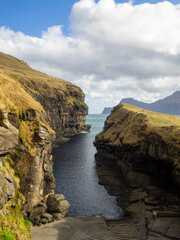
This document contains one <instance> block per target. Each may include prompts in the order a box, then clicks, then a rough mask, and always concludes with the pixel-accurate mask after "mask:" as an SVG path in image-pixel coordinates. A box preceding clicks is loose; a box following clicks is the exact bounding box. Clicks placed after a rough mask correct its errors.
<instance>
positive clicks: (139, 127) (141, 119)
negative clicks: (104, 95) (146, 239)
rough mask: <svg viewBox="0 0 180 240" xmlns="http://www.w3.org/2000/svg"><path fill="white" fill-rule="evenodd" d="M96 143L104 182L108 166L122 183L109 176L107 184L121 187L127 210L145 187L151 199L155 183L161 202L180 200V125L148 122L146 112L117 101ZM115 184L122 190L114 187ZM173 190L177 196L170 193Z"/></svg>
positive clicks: (122, 201)
mask: <svg viewBox="0 0 180 240" xmlns="http://www.w3.org/2000/svg"><path fill="white" fill-rule="evenodd" d="M153 117H154V115H153ZM94 144H95V146H96V148H97V154H96V161H97V167H98V171H99V175H100V176H101V177H100V180H101V183H103V178H102V176H103V172H104V170H103V168H104V167H105V166H106V168H107V169H108V170H110V169H111V170H114V171H115V172H116V173H117V174H118V175H119V176H120V179H121V180H119V184H114V186H113V184H111V182H112V180H107V179H108V178H107V176H105V180H106V182H104V184H105V185H107V189H108V191H109V192H111V193H113V192H115V193H116V194H117V192H118V191H119V193H118V194H117V195H119V196H120V198H119V204H120V205H121V207H123V208H124V210H125V211H127V209H128V208H129V205H131V204H132V203H135V202H136V201H137V202H139V201H140V199H141V194H142V192H143V191H145V192H146V193H143V194H146V196H147V199H149V200H147V201H150V198H152V196H153V194H152V192H153V191H150V189H151V188H153V187H154V189H155V190H154V196H155V195H156V194H155V192H156V190H157V189H158V190H157V192H158V193H157V195H156V196H155V197H158V199H161V202H163V201H164V202H165V201H166V203H167V204H168V203H170V202H171V203H172V202H173V199H176V203H178V201H179V198H178V194H179V189H180V181H179V176H180V175H179V173H180V167H179V166H180V158H179V156H180V129H179V128H176V127H174V126H173V125H170V126H167V127H166V126H153V125H152V124H150V123H149V124H148V121H147V119H146V116H145V115H144V114H142V113H137V112H133V111H130V110H128V108H126V106H124V105H118V106H117V107H116V108H115V109H114V110H113V112H112V114H111V115H110V116H109V117H108V118H107V120H106V122H105V126H104V130H103V131H102V132H101V133H99V134H98V135H97V136H96V139H95V142H94ZM116 179H117V178H116ZM109 181H110V182H109ZM108 186H109V187H108ZM148 187H149V188H148ZM115 188H116V189H119V190H118V191H115V190H116V189H115ZM135 189H136V190H137V191H138V193H137V191H135ZM138 189H139V190H138ZM170 193H171V194H175V196H176V197H173V196H174V195H173V196H171V197H170V196H169V195H168V194H170ZM163 196H164V199H163ZM165 196H166V197H165ZM151 202H153V204H154V200H152V199H151ZM136 210H137V209H136ZM128 211H130V209H128ZM131 211H133V210H132V208H131Z"/></svg>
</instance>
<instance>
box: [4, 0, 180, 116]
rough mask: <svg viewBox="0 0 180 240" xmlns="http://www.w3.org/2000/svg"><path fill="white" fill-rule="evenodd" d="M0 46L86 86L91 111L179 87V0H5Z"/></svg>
mask: <svg viewBox="0 0 180 240" xmlns="http://www.w3.org/2000/svg"><path fill="white" fill-rule="evenodd" d="M0 51H2V52H4V53H7V54H10V55H13V56H15V57H17V58H19V59H21V60H24V61H26V62H27V63H28V64H29V65H30V66H31V67H33V68H34V69H37V70H40V71H41V72H44V73H47V74H49V75H52V76H55V77H59V78H61V79H65V80H68V81H70V82H72V83H74V84H76V85H77V86H79V87H81V88H82V90H83V91H84V93H85V95H86V98H85V101H86V103H87V104H88V106H89V112H90V113H101V112H102V110H103V108H104V107H112V106H115V105H117V104H118V103H119V102H120V100H121V99H122V98H126V97H133V98H135V99H137V100H139V101H145V102H153V101H155V100H157V99H159V98H164V97H166V96H168V95H170V94H172V93H173V92H175V91H177V90H180V67H179V66H180V1H163V0H162V1H157V0H149V1H140V0H134V1H133V0H132V1H125V0H117V1H114V0H97V1H95V0H77V1H76V0H66V1H62V0H61V1H60V0H51V1H50V0H26V1H24V0H2V1H1V8H0Z"/></svg>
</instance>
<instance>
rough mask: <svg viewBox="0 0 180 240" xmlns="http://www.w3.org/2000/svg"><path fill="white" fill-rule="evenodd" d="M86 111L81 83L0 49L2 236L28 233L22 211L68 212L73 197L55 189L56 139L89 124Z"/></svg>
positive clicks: (39, 218) (35, 214)
mask: <svg viewBox="0 0 180 240" xmlns="http://www.w3.org/2000/svg"><path fill="white" fill-rule="evenodd" d="M87 113H88V108H87V105H86V104H85V103H84V93H83V92H82V90H81V89H80V88H78V87H76V86H75V85H73V84H71V83H69V82H66V81H64V80H60V79H55V78H52V77H49V76H47V75H45V74H43V73H40V72H37V71H35V70H33V69H31V68H30V67H29V66H28V65H27V64H25V63H24V62H22V61H20V60H18V59H16V58H13V57H11V56H9V55H5V54H3V53H0V215H1V216H4V217H1V218H0V237H2V236H3V235H2V234H13V236H15V237H16V239H28V238H29V235H28V231H27V228H28V227H29V223H28V224H27V222H24V220H22V222H21V221H19V220H18V219H19V217H18V216H21V219H23V216H22V213H23V215H24V217H25V218H26V219H29V220H31V221H32V222H33V223H34V224H40V223H47V222H51V221H53V220H55V219H61V218H62V217H65V216H67V215H68V208H69V206H70V205H69V203H68V202H67V201H66V200H65V199H64V196H62V195H60V196H59V195H57V196H56V195H55V194H54V188H55V179H54V176H53V161H52V155H51V150H52V143H53V141H54V139H55V138H56V136H58V135H73V134H77V133H79V132H81V131H84V130H89V128H90V126H87V125H86V123H85V120H86V115H87ZM7 213H8V216H9V220H7V218H6V214H7ZM15 215H17V218H16V217H15ZM19 224H20V226H19ZM10 225H17V228H16V229H19V228H22V229H23V230H22V232H21V233H19V232H18V231H16V229H14V230H13V231H11V232H9V229H10ZM21 235H22V236H21Z"/></svg>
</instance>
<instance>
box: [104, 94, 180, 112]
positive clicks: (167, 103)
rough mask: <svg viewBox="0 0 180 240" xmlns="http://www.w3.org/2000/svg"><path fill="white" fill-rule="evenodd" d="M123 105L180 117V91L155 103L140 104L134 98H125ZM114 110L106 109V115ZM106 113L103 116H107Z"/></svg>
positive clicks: (122, 101)
mask: <svg viewBox="0 0 180 240" xmlns="http://www.w3.org/2000/svg"><path fill="white" fill-rule="evenodd" d="M121 103H128V104H131V105H134V106H137V107H140V108H144V109H147V110H150V111H154V112H161V113H167V114H173V115H180V91H177V92H174V93H173V94H172V95H170V96H168V97H166V98H163V99H159V100H158V101H156V102H153V103H144V102H140V101H137V100H135V99H134V98H123V99H122V100H121ZM112 109H113V108H104V111H105V113H106V114H110V113H111V111H112ZM104 111H103V112H102V114H105V113H104Z"/></svg>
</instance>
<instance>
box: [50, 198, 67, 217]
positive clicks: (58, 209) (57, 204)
mask: <svg viewBox="0 0 180 240" xmlns="http://www.w3.org/2000/svg"><path fill="white" fill-rule="evenodd" d="M47 206H48V212H50V213H60V214H61V215H62V216H63V217H67V216H68V209H69V207H70V204H69V202H68V201H67V200H65V197H64V195H63V194H51V195H49V197H48V199H47Z"/></svg>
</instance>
